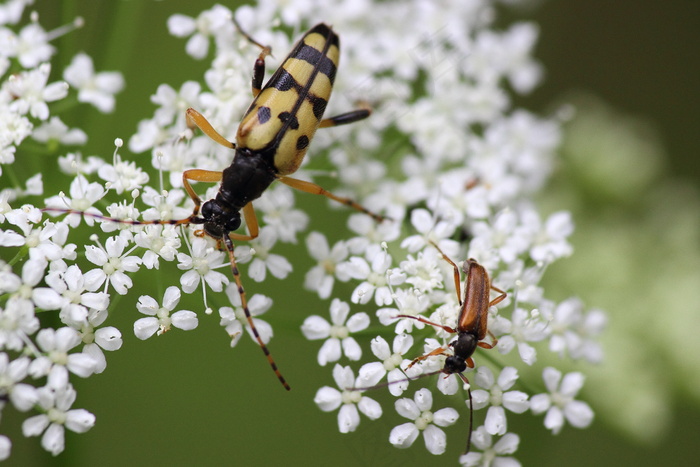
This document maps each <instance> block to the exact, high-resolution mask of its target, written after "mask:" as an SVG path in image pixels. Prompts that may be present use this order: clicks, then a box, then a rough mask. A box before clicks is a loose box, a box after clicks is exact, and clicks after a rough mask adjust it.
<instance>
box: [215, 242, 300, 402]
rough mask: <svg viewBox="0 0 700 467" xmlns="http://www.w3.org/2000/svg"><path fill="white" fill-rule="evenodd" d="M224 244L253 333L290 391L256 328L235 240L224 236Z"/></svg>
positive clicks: (283, 384)
mask: <svg viewBox="0 0 700 467" xmlns="http://www.w3.org/2000/svg"><path fill="white" fill-rule="evenodd" d="M224 244H225V245H226V251H227V252H228V257H229V259H230V260H231V273H232V274H233V279H234V280H235V281H236V286H237V287H238V295H240V297H241V306H242V307H243V312H244V313H245V317H246V319H247V320H248V324H249V325H250V329H251V330H252V331H253V335H254V336H255V339H256V340H257V341H258V344H259V345H260V348H261V349H262V351H263V353H264V354H265V357H267V361H268V362H270V366H271V367H272V371H274V372H275V374H276V375H277V379H279V380H280V383H282V386H284V388H285V389H286V390H287V391H289V390H290V389H292V388H290V387H289V384H287V381H286V380H285V379H284V376H282V373H280V370H279V368H277V364H276V363H275V361H274V360H273V358H272V355H271V354H270V351H269V350H268V349H267V346H266V345H265V343H264V342H263V340H262V338H261V337H260V334H258V330H257V329H256V328H255V324H254V323H253V317H252V316H251V314H250V310H249V309H248V300H246V294H245V289H244V288H243V282H242V281H241V273H240V272H239V271H238V266H237V265H236V257H235V256H234V254H233V242H232V241H231V238H230V237H228V236H226V237H224Z"/></svg>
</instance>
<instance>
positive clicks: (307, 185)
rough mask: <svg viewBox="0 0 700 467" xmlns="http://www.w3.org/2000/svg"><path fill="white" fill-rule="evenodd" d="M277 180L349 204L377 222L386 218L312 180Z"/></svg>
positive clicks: (279, 178) (282, 178) (284, 178)
mask: <svg viewBox="0 0 700 467" xmlns="http://www.w3.org/2000/svg"><path fill="white" fill-rule="evenodd" d="M277 180H279V181H280V182H282V183H284V184H285V185H287V186H291V187H292V188H294V189H296V190H299V191H304V192H306V193H311V194H312V195H323V196H325V197H326V198H330V199H332V200H333V201H337V202H339V203H342V204H344V205H346V206H350V207H351V208H353V209H357V210H358V211H360V212H363V213H365V214H367V215H368V216H371V217H372V218H373V219H374V220H375V221H377V222H382V221H384V219H386V218H385V217H384V216H381V215H379V214H375V213H373V212H372V211H370V210H369V209H367V208H366V207H364V206H362V205H361V204H359V203H356V202H355V201H353V200H351V199H350V198H345V197H342V196H337V195H334V194H333V193H331V192H330V191H328V190H326V189H325V188H323V187H321V186H319V185H316V184H315V183H312V182H307V181H304V180H298V179H296V178H289V177H278V178H277Z"/></svg>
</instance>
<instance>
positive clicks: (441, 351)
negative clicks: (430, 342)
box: [406, 347, 445, 370]
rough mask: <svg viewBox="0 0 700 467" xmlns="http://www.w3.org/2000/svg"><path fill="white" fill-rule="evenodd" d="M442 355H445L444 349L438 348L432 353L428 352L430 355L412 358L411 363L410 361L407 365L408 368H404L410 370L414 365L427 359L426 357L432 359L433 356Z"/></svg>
mask: <svg viewBox="0 0 700 467" xmlns="http://www.w3.org/2000/svg"><path fill="white" fill-rule="evenodd" d="M444 353H445V348H444V347H438V348H437V349H435V350H433V351H432V352H430V353H427V354H425V355H421V356H420V357H416V358H414V359H413V361H412V362H411V363H409V364H408V366H407V367H406V369H407V370H408V369H409V368H411V367H412V366H413V365H415V364H416V363H418V362H420V361H421V360H425V359H426V358H428V357H433V356H435V355H443V354H444Z"/></svg>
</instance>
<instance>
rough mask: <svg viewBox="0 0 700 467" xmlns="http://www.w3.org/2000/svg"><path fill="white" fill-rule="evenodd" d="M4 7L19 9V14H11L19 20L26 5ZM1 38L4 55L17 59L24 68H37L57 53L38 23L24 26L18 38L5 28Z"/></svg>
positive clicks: (18, 3)
mask: <svg viewBox="0 0 700 467" xmlns="http://www.w3.org/2000/svg"><path fill="white" fill-rule="evenodd" d="M8 3H10V2H8ZM27 3H29V2H27ZM4 6H7V7H10V8H12V7H15V8H17V7H19V8H17V10H16V11H18V13H17V12H15V13H14V14H12V13H11V15H12V16H16V17H17V18H18V19H19V17H21V15H22V8H23V7H24V6H25V5H22V2H17V3H15V4H14V5H8V4H5V5H3V7H4ZM13 22H16V21H13ZM3 24H4V23H3ZM0 38H1V40H0V46H1V47H2V50H3V53H2V55H5V56H8V57H17V58H18V59H19V63H20V65H22V67H24V68H34V67H36V66H37V65H39V64H40V63H42V62H45V61H46V60H48V59H50V58H51V56H52V55H53V54H54V52H55V49H54V48H53V46H51V45H50V44H49V38H48V34H47V33H46V31H44V29H43V28H42V27H41V26H40V25H39V24H38V23H36V22H33V23H31V24H28V25H26V26H24V27H23V28H22V30H21V31H20V33H19V35H17V36H15V35H14V34H13V33H12V32H11V31H10V30H9V29H5V28H3V34H0Z"/></svg>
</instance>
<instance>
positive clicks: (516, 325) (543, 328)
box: [494, 308, 551, 365]
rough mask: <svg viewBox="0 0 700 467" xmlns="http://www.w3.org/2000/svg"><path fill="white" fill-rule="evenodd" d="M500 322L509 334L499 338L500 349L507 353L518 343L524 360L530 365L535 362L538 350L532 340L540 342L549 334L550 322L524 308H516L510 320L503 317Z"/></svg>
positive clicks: (500, 325)
mask: <svg viewBox="0 0 700 467" xmlns="http://www.w3.org/2000/svg"><path fill="white" fill-rule="evenodd" d="M499 323H500V324H499V328H500V329H501V330H502V331H503V332H504V333H507V334H506V335H504V336H501V337H499V338H498V351H499V352H501V353H503V354H507V353H508V352H510V351H511V350H512V349H513V347H515V346H516V345H517V347H518V352H519V353H520V358H521V359H522V361H523V362H525V363H527V364H528V365H532V364H533V363H535V361H536V360H537V352H536V350H535V348H534V347H533V346H532V345H530V342H539V341H541V340H543V339H545V338H546V337H547V336H548V335H549V332H550V331H551V330H550V328H549V326H548V323H547V322H546V321H544V320H542V318H541V317H537V316H536V314H535V313H528V312H527V311H526V310H525V309H523V308H516V309H515V310H514V311H513V315H512V318H511V320H510V321H508V320H506V319H505V318H501V319H500V320H499ZM494 328H495V326H494Z"/></svg>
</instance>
